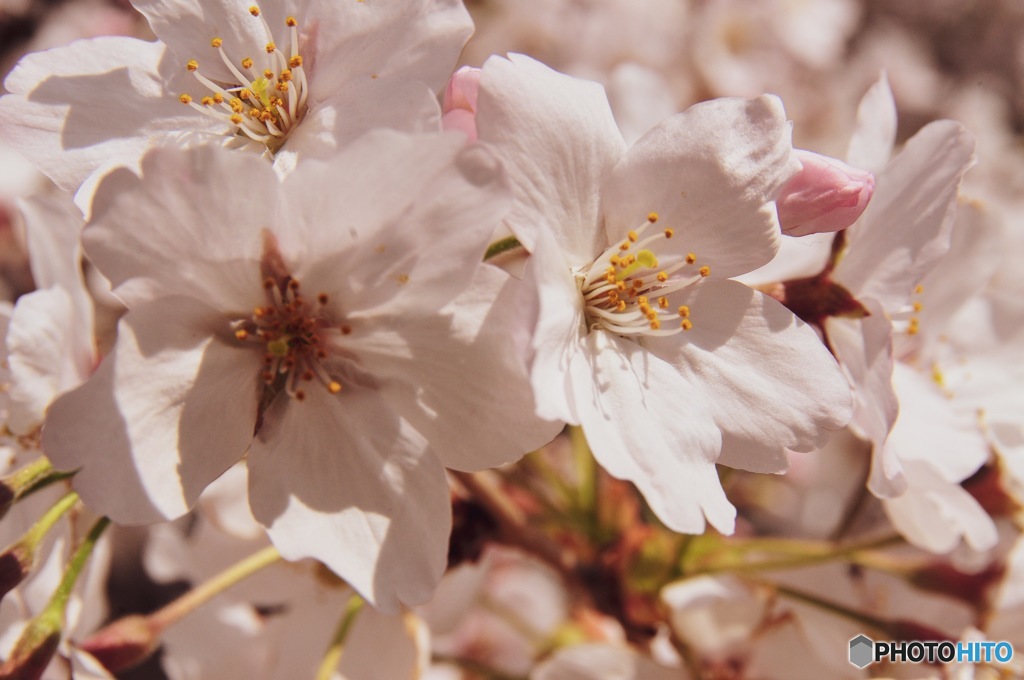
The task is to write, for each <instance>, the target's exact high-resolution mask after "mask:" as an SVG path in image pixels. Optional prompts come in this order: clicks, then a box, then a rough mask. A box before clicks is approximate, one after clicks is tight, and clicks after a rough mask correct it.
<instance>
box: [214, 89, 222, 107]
mask: <svg viewBox="0 0 1024 680" xmlns="http://www.w3.org/2000/svg"><path fill="white" fill-rule="evenodd" d="M213 101H214V103H216V104H223V103H224V95H222V94H221V93H220V92H214V93H213Z"/></svg>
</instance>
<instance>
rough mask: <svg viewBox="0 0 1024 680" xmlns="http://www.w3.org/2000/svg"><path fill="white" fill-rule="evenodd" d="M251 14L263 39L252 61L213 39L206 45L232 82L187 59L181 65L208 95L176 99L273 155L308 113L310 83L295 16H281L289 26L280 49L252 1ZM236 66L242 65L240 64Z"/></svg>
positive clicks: (182, 96)
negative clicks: (237, 58)
mask: <svg viewBox="0 0 1024 680" xmlns="http://www.w3.org/2000/svg"><path fill="white" fill-rule="evenodd" d="M249 14H250V15H252V17H253V19H254V20H258V21H260V22H261V23H262V24H263V29H264V32H265V33H266V36H267V42H266V44H265V45H264V46H263V48H262V49H261V51H260V54H258V55H257V58H256V59H254V58H253V57H252V56H246V57H244V58H243V59H242V60H241V61H240V62H239V65H238V66H236V65H235V63H234V62H232V61H231V59H230V58H229V57H228V55H227V53H226V52H225V50H224V46H223V45H224V40H223V39H221V38H213V39H212V40H211V41H210V46H211V47H213V48H214V49H215V50H217V54H218V56H219V57H220V59H221V61H223V62H224V65H225V66H227V68H228V70H229V71H230V72H231V75H232V76H233V79H232V80H233V82H215V81H213V80H210V79H209V78H207V77H206V76H204V75H203V74H202V73H200V71H199V62H198V61H196V60H195V59H192V60H190V61H189V62H188V63H187V64H186V65H185V68H186V69H188V71H190V72H191V73H192V75H194V76H195V78H196V80H198V81H199V82H200V84H202V85H203V87H205V88H206V89H207V90H208V91H209V92H210V94H207V95H205V96H203V97H201V98H200V100H199V102H196V101H195V100H193V98H192V96H191V95H189V94H182V95H181V97H179V100H180V101H181V103H183V104H187V105H188V106H191V107H192V108H194V109H196V110H197V111H201V112H202V113H203V114H205V115H208V116H211V117H212V118H216V119H217V120H221V121H223V122H225V123H227V124H229V125H231V126H232V129H233V131H234V133H235V134H237V135H242V136H244V137H247V138H249V139H251V140H253V141H256V142H259V143H261V144H263V145H264V146H266V147H267V149H269V150H270V152H271V153H274V152H276V151H277V150H278V149H279V148H281V145H282V144H284V141H285V139H286V138H287V137H288V133H289V132H290V131H291V130H292V128H294V127H295V126H296V125H297V124H298V123H299V121H301V120H302V117H303V116H304V115H305V113H306V98H307V94H308V92H309V84H308V82H307V81H306V73H305V70H304V69H303V67H302V55H300V54H299V29H298V22H297V21H296V19H295V17H288V18H287V19H285V25H286V26H287V27H288V30H289V33H290V35H289V41H290V45H289V49H288V50H287V54H288V55H290V56H285V54H286V52H283V51H282V50H281V49H280V48H278V46H277V43H276V42H275V41H274V35H273V32H272V31H271V29H270V26H269V25H268V24H267V20H266V19H265V18H264V17H263V15H262V13H261V12H260V8H259V7H257V6H256V5H253V6H251V7H250V8H249ZM239 66H240V67H241V68H239Z"/></svg>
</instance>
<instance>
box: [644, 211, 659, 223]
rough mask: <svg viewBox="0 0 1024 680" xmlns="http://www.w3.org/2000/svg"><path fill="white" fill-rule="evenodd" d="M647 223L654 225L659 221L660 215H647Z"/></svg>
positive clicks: (653, 213) (654, 213) (652, 213)
mask: <svg viewBox="0 0 1024 680" xmlns="http://www.w3.org/2000/svg"><path fill="white" fill-rule="evenodd" d="M647 221H648V222H650V223H651V224H654V223H655V222H657V221H658V213H656V212H651V213H647Z"/></svg>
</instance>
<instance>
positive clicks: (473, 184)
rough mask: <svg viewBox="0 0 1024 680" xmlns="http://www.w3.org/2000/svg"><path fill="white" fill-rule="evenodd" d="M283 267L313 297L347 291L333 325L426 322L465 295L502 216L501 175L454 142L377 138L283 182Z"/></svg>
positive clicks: (484, 156) (475, 148)
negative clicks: (341, 319) (286, 264)
mask: <svg viewBox="0 0 1024 680" xmlns="http://www.w3.org/2000/svg"><path fill="white" fill-rule="evenodd" d="M285 192H286V195H287V200H288V214H289V215H290V218H289V220H288V226H287V228H284V227H283V226H282V228H281V229H278V230H277V234H278V238H279V241H280V242H281V248H282V251H283V252H284V254H285V256H286V259H287V258H290V259H293V260H294V261H295V262H296V263H297V264H298V266H297V268H296V269H295V270H294V273H295V275H296V277H297V278H299V279H300V280H301V281H302V282H303V286H307V285H308V286H309V288H308V289H309V290H317V291H318V290H324V291H328V292H331V291H344V292H345V299H344V300H340V299H339V300H336V301H335V302H336V304H337V305H338V307H337V309H338V311H339V315H341V314H344V315H345V316H347V317H348V319H349V320H351V321H352V322H353V325H357V324H358V322H359V320H360V319H372V318H375V317H388V318H391V317H394V316H396V315H404V314H411V315H424V314H429V313H432V312H434V311H436V310H437V309H439V308H440V307H442V306H444V305H445V304H447V303H448V302H450V301H451V300H452V299H453V298H455V297H456V296H457V295H458V294H459V293H461V292H462V291H463V290H464V289H465V288H466V286H467V285H468V284H469V282H470V280H471V279H472V276H473V272H474V270H475V268H476V266H477V265H478V264H479V262H480V260H481V258H482V257H483V253H484V252H485V251H486V249H487V243H488V239H489V238H490V235H491V233H492V232H493V231H494V229H495V228H496V227H497V226H498V225H499V224H500V221H501V219H502V217H503V216H504V215H505V213H506V212H507V211H508V208H509V205H510V202H511V197H510V195H509V190H508V186H507V183H506V181H505V176H504V172H503V171H502V169H501V166H500V164H499V163H498V161H497V160H496V159H495V157H494V155H493V154H492V153H491V152H490V151H488V150H487V149H486V148H485V147H484V146H482V145H472V146H468V147H467V146H466V144H465V137H464V136H463V135H462V134H460V133H449V134H434V135H406V134H401V133H398V132H394V131H388V130H378V131H375V132H372V133H370V134H367V135H364V136H363V137H361V138H360V139H359V140H357V141H356V142H355V143H353V144H352V145H351V146H349V147H348V148H346V149H345V150H344V151H342V153H341V154H339V155H338V156H336V157H335V158H333V159H332V160H330V161H326V162H322V161H315V162H314V161H310V162H308V163H304V164H303V166H302V167H300V168H297V169H296V171H295V172H293V173H292V174H291V175H289V176H288V178H287V180H286V181H285Z"/></svg>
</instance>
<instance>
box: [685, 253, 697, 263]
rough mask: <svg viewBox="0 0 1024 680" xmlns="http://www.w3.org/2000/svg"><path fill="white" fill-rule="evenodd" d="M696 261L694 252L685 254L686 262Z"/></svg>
mask: <svg viewBox="0 0 1024 680" xmlns="http://www.w3.org/2000/svg"><path fill="white" fill-rule="evenodd" d="M696 261H697V256H696V255H695V254H694V253H687V254H686V264H693V263H694V262H696Z"/></svg>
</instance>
